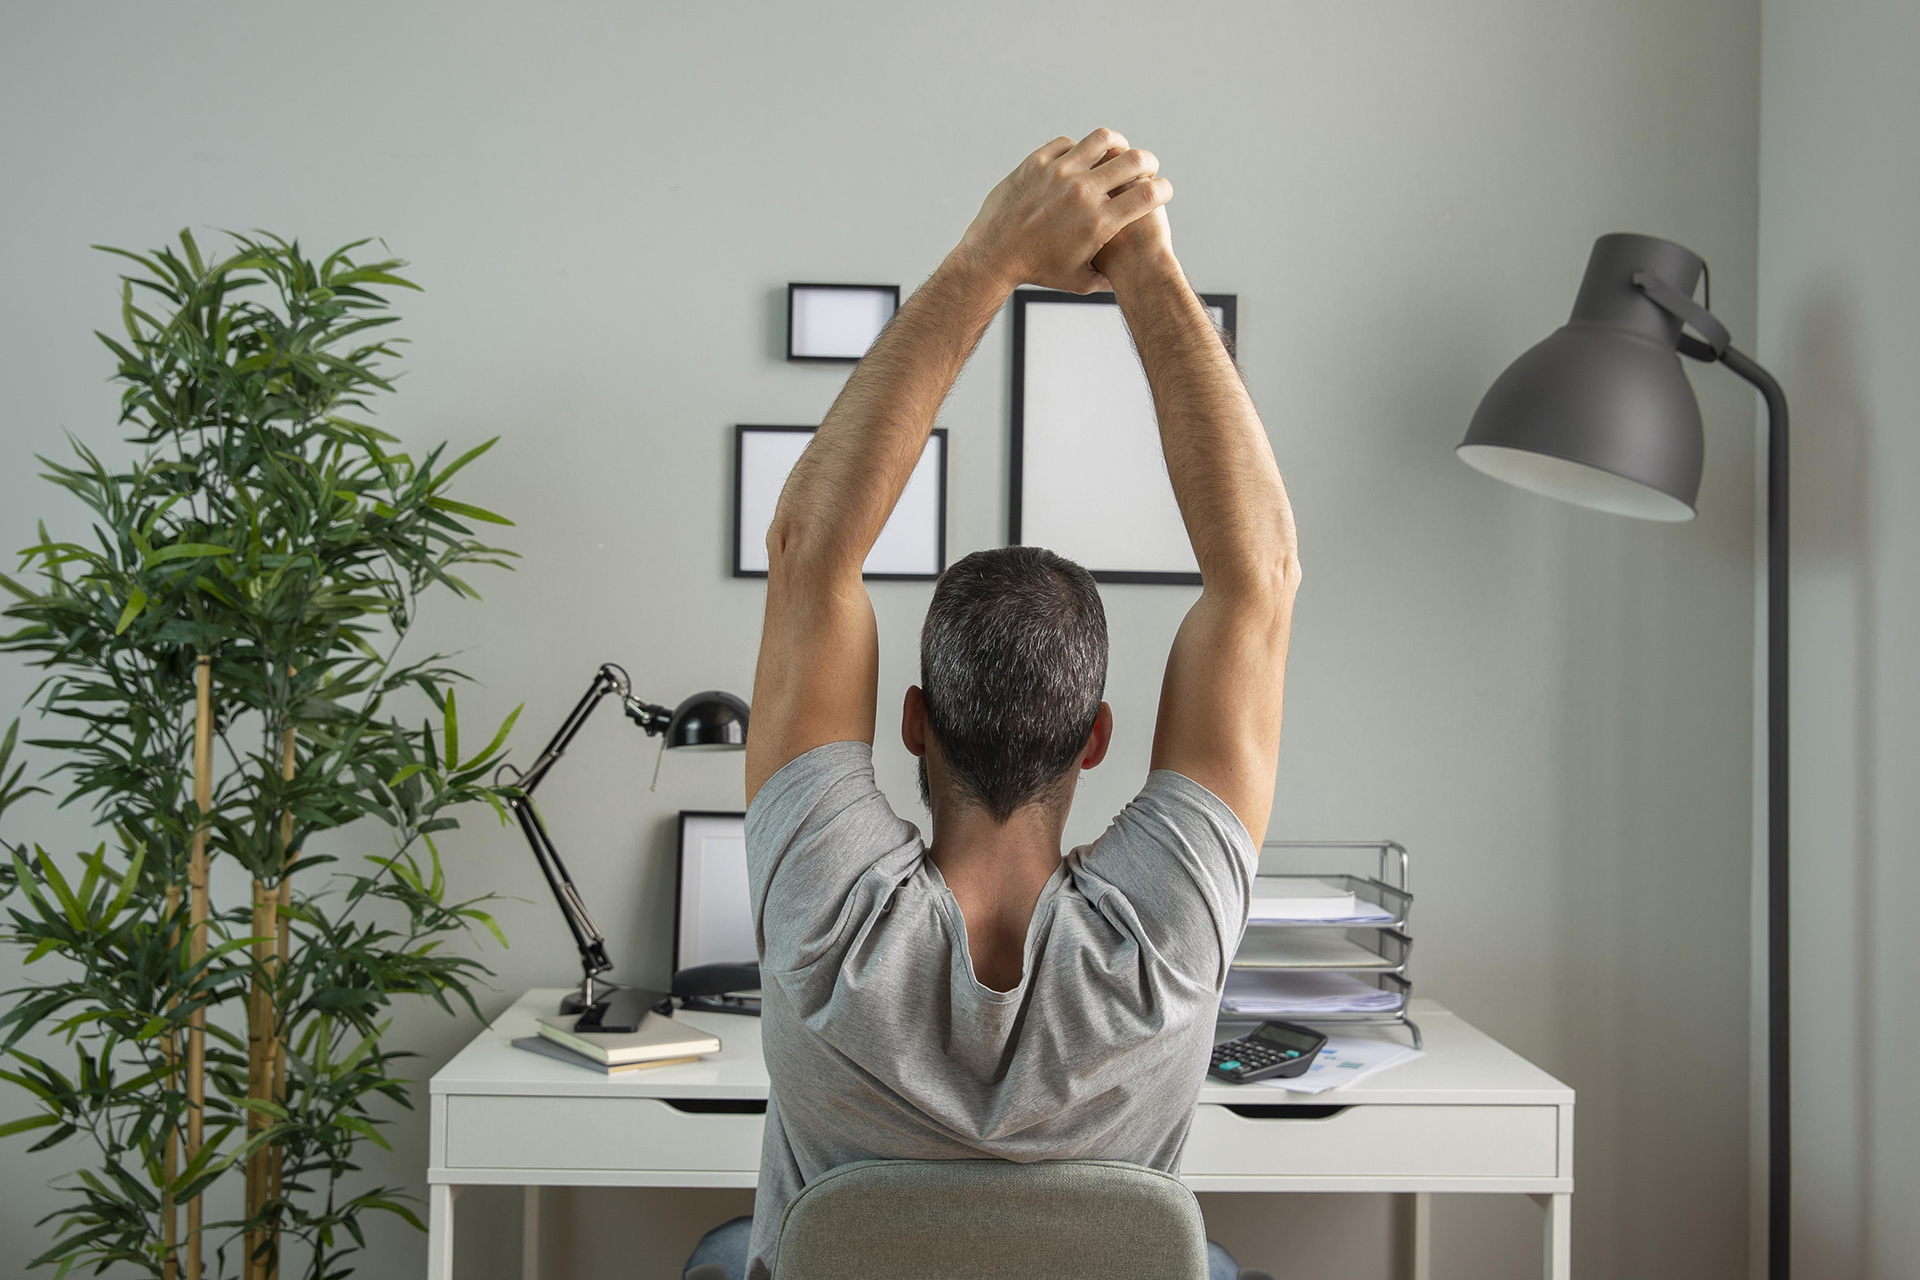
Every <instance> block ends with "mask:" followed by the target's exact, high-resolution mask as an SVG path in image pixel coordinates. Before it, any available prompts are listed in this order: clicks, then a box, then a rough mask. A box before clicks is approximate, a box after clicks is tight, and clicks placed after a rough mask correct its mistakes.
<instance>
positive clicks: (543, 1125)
mask: <svg viewBox="0 0 1920 1280" xmlns="http://www.w3.org/2000/svg"><path fill="white" fill-rule="evenodd" d="M765 1119H766V1117H764V1116H757V1115H711V1114H700V1115H689V1114H688V1113H686V1112H683V1111H676V1110H675V1109H674V1108H673V1107H672V1106H670V1105H668V1104H667V1103H665V1102H662V1101H661V1100H660V1099H658V1098H540V1097H510V1096H505V1095H473V1094H467V1095H455V1096H453V1097H450V1098H448V1099H447V1130H446V1132H447V1153H446V1161H447V1167H449V1168H482V1169H688V1170H719V1171H731V1170H745V1171H748V1172H752V1171H754V1170H757V1169H758V1168H759V1167H760V1130H761V1126H762V1124H763V1123H764V1122H765Z"/></svg>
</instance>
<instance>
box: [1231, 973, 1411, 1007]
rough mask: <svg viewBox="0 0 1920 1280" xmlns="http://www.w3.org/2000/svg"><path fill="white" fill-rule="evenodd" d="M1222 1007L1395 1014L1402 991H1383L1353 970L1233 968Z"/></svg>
mask: <svg viewBox="0 0 1920 1280" xmlns="http://www.w3.org/2000/svg"><path fill="white" fill-rule="evenodd" d="M1220 1007H1221V1009H1223V1010H1225V1011H1226V1012H1228V1013H1251V1014H1258V1015H1260V1016H1261V1017H1270V1016H1279V1015H1285V1014H1297V1015H1299V1016H1301V1017H1311V1016H1312V1015H1313V1014H1316V1013H1323V1014H1324V1013H1393V1012H1395V1011H1396V1010H1398V1009H1399V1008H1400V993H1399V992H1397V991H1382V990H1381V989H1380V988H1379V987H1376V986H1374V985H1373V984H1372V983H1371V982H1367V981H1364V980H1362V979H1360V978H1356V977H1354V976H1353V975H1352V974H1350V973H1338V972H1333V973H1328V972H1316V971H1314V970H1304V971H1302V970H1295V969H1233V970H1229V971H1228V973H1227V989H1226V992H1225V993H1224V994H1223V995H1222V996H1221V997H1220Z"/></svg>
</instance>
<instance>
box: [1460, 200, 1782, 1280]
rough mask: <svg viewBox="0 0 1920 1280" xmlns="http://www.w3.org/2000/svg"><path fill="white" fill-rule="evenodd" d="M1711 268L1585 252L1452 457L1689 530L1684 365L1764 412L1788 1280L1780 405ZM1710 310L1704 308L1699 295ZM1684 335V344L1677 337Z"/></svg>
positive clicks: (1636, 248)
mask: <svg viewBox="0 0 1920 1280" xmlns="http://www.w3.org/2000/svg"><path fill="white" fill-rule="evenodd" d="M1706 274H1707V264H1706V263H1705V262H1704V261H1702V260H1701V259H1700V257H1699V256H1698V255H1696V254H1693V253H1690V252H1688V251H1687V250H1686V249H1683V248H1681V247H1680V246H1679V245H1677V244H1673V243H1671V242H1670V241H1666V240H1657V239H1655V238H1654V237H1652V236H1636V235H1609V236H1601V237H1600V238H1599V239H1598V240H1596V241H1595V242H1594V245H1593V255H1592V257H1590V258H1589V259H1588V260H1587V274H1586V276H1585V278H1583V279H1582V280H1581V282H1580V293H1579V295H1578V296H1577V297H1576V298H1575V299H1574V303H1573V315H1572V316H1571V317H1570V318H1569V319H1568V321H1567V323H1566V324H1565V325H1564V326H1562V327H1561V328H1560V329H1558V330H1556V331H1555V332H1554V333H1553V334H1552V335H1551V336H1549V337H1548V338H1547V339H1546V340H1545V341H1544V342H1541V343H1540V344H1539V345H1538V346H1535V347H1534V348H1533V349H1532V350H1530V351H1528V352H1527V353H1526V354H1525V355H1522V356H1521V357H1520V358H1519V359H1518V360H1515V361H1514V362H1513V363H1512V364H1511V365H1510V366H1508V368H1507V371H1506V372H1505V373H1503V374H1501V375H1500V377H1499V378H1498V379H1497V380H1496V381H1495V382H1494V384H1493V386H1492V387H1491V388H1490V389H1489V390H1488V391H1487V394H1486V398H1485V399H1483V400H1482V401H1481V402H1480V407H1479V409H1478V410H1476V411H1475V412H1474V415H1473V422H1472V423H1471V424H1470V425H1469V426H1468V427H1467V438H1466V439H1465V440H1463V441H1462V442H1461V444H1460V447H1459V450H1458V452H1459V454H1460V458H1461V461H1463V462H1465V463H1467V464H1468V465H1469V466H1472V467H1474V468H1476V469H1478V470H1480V471H1484V472H1486V473H1487V474H1488V475H1490V476H1493V477H1495V478H1496V479H1499V480H1505V481H1507V482H1508V483H1509V484H1515V485H1519V486H1520V487H1521V488H1523V489H1531V490H1532V491H1533V492H1535V493H1541V494H1545V495H1547V496H1548V497H1550V498H1559V499H1561V500H1562V501H1565V502H1572V503H1577V504H1579V505H1580V506H1584V507H1592V508H1595V509H1596V510H1600V511H1607V512H1612V513H1614V514H1616V515H1624V516H1637V517H1639V518H1641V519H1646V520H1691V519H1692V518H1693V515H1694V509H1693V503H1694V499H1695V497H1696V496H1697V495H1698V494H1699V492H1700V467H1701V462H1702V459H1703V457H1704V454H1705V438H1704V435H1703V434H1702V432H1701V429H1700V406H1699V405H1698V404H1697V403H1696V402H1695V400H1694V397H1693V388H1692V386H1691V385H1690V384H1689V383H1688V382H1687V378H1686V374H1685V373H1683V372H1682V371H1681V368H1680V359H1679V357H1680V356H1681V355H1686V356H1689V357H1691V358H1693V359H1695V360H1701V361H1706V362H1709V363H1710V362H1713V361H1719V362H1720V363H1721V364H1724V365H1726V366H1727V368H1728V369H1730V370H1732V371H1733V372H1734V373H1736V374H1738V375H1739V376H1740V377H1742V378H1745V379H1746V380H1747V381H1748V382H1751V383H1752V384H1753V385H1754V386H1755V387H1757V388H1758V389H1759V391H1760V395H1761V396H1762V397H1763V398H1764V399H1765V400H1766V404H1767V1274H1768V1275H1769V1276H1770V1277H1771V1278H1772V1280H1786V1278H1787V1275H1788V1271H1789V1260H1788V1253H1787V1250H1788V1233H1789V1227H1790V1222H1789V1209H1790V1204H1791V1195H1792V1189H1793V1166H1792V1151H1793V1148H1792V1141H1791V1138H1792V1130H1791V1128H1790V1108H1789V1094H1788V1075H1787V1069H1788V1063H1787V923H1788V916H1787V400H1786V396H1785V395H1784V394H1783V393H1782V392H1781V390H1780V384H1779V383H1777V382H1775V381H1774V380H1773V377H1772V375H1771V374H1769V373H1768V372H1767V371H1766V370H1765V369H1762V368H1761V367H1760V366H1759V365H1758V364H1756V363H1754V362H1753V360H1752V359H1750V358H1749V357H1747V356H1745V355H1743V354H1741V353H1740V352H1739V351H1736V350H1735V349H1734V348H1733V347H1732V346H1730V345H1728V341H1727V338H1728V335H1727V329H1726V326H1725V325H1723V324H1721V323H1720V322H1719V321H1718V320H1717V319H1715V318H1714V316H1713V314H1712V313H1711V312H1710V311H1708V310H1707V307H1706V306H1705V305H1702V304H1700V303H1696V302H1694V301H1693V291H1694V286H1695V285H1697V284H1699V283H1700V282H1701V281H1702V280H1703V278H1704V277H1705V276H1706ZM1707 301H1708V303H1709V304H1710V303H1711V301H1712V294H1711V292H1710V291H1709V293H1708V294H1707ZM1683 328H1691V329H1692V330H1693V334H1697V335H1699V336H1698V337H1695V336H1693V334H1688V333H1685V332H1683Z"/></svg>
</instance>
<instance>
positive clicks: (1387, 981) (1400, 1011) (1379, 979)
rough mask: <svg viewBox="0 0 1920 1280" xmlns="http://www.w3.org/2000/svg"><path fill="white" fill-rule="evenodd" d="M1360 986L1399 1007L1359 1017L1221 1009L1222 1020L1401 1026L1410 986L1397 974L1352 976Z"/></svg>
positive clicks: (1353, 1015) (1367, 1012) (1352, 1014)
mask: <svg viewBox="0 0 1920 1280" xmlns="http://www.w3.org/2000/svg"><path fill="white" fill-rule="evenodd" d="M1354 976H1355V977H1357V978H1359V979H1360V980H1361V981H1362V982H1367V983H1370V984H1372V985H1373V986H1376V987H1379V988H1380V989H1381V990H1382V991H1391V992H1393V993H1394V994H1395V995H1397V996H1399V997H1400V1000H1399V1003H1398V1004H1396V1005H1395V1006H1394V1007H1392V1008H1390V1009H1368V1010H1366V1011H1365V1012H1361V1013H1322V1012H1319V1011H1317V1010H1302V1011H1300V1012H1298V1013H1289V1012H1286V1011H1284V1010H1280V1011H1273V1012H1262V1013H1241V1012H1238V1011H1237V1010H1230V1009H1226V1008H1222V1009H1221V1010H1220V1017H1221V1019H1222V1020H1232V1021H1236V1022H1260V1021H1263V1020H1265V1019H1269V1018H1279V1019H1283V1020H1286V1021H1291V1022H1304V1023H1306V1024H1307V1025H1308V1026H1317V1025H1319V1024H1320V1023H1322V1022H1404V1021H1406V1015H1407V1001H1408V1000H1409V998H1411V996H1412V994H1413V984H1412V983H1410V982H1408V981H1407V980H1406V979H1405V978H1403V977H1401V976H1400V975H1399V974H1397V973H1359V974H1355V975H1354Z"/></svg>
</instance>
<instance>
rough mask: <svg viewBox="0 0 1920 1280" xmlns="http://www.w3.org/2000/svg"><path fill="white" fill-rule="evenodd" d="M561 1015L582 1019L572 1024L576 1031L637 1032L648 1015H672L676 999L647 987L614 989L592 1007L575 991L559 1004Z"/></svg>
mask: <svg viewBox="0 0 1920 1280" xmlns="http://www.w3.org/2000/svg"><path fill="white" fill-rule="evenodd" d="M560 1012H561V1013H577V1014H579V1015H580V1020H579V1021H578V1022H576V1023H574V1024H573V1029H574V1030H575V1031H605V1032H610V1033H619V1032H627V1031H638V1030H639V1029H640V1023H641V1022H642V1021H643V1020H644V1019H645V1018H646V1016H647V1014H649V1013H672V1012H673V998H672V997H671V996H669V995H668V994H667V993H666V992H664V991H649V990H647V989H646V988H645V987H615V988H613V989H612V990H610V991H606V992H604V993H603V994H602V995H601V996H600V998H599V999H597V1000H595V1001H594V1002H593V1003H592V1004H591V1005H589V1004H587V1003H586V1002H585V1001H584V1000H582V999H581V998H580V993H579V992H578V991H574V992H571V993H569V994H568V996H567V998H566V999H564V1000H562V1001H561V1002H560Z"/></svg>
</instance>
